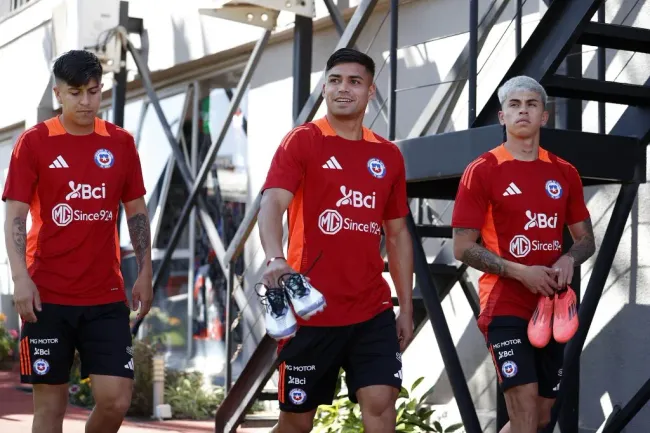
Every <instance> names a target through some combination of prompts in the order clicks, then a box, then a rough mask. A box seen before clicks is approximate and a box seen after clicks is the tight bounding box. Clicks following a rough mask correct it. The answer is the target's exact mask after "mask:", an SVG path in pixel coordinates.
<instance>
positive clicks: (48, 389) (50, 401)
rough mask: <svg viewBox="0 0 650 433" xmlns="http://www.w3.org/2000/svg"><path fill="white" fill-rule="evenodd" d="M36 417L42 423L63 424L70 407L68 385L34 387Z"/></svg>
mask: <svg viewBox="0 0 650 433" xmlns="http://www.w3.org/2000/svg"><path fill="white" fill-rule="evenodd" d="M33 393H34V416H35V417H36V418H38V419H40V420H42V421H47V422H48V423H52V424H57V423H62V422H63V418H64V417H65V411H66V409H67V407H68V385H67V384H64V385H34V387H33Z"/></svg>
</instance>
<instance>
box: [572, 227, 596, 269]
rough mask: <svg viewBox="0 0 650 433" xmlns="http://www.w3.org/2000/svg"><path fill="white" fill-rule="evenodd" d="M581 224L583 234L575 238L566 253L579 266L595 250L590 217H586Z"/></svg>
mask: <svg viewBox="0 0 650 433" xmlns="http://www.w3.org/2000/svg"><path fill="white" fill-rule="evenodd" d="M582 224H583V225H584V230H585V234H584V235H583V236H582V237H581V238H580V239H577V240H576V241H575V242H574V243H573V246H572V247H571V248H570V249H569V251H568V252H567V255H568V256H570V257H572V258H573V263H574V265H575V266H580V265H581V264H583V263H584V262H586V261H587V259H588V258H589V257H591V256H592V255H593V254H594V253H595V252H596V240H595V239H594V228H593V226H592V224H591V218H587V219H586V220H585V221H584V222H583V223H582Z"/></svg>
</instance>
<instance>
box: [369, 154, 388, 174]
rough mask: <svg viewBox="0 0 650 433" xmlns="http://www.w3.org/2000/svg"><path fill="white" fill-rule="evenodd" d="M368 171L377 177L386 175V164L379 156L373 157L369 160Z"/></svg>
mask: <svg viewBox="0 0 650 433" xmlns="http://www.w3.org/2000/svg"><path fill="white" fill-rule="evenodd" d="M368 171H369V172H370V174H372V175H373V176H375V177H376V178H377V179H381V178H382V177H384V176H386V166H385V165H384V163H383V161H382V160H381V159H379V158H372V159H370V160H368Z"/></svg>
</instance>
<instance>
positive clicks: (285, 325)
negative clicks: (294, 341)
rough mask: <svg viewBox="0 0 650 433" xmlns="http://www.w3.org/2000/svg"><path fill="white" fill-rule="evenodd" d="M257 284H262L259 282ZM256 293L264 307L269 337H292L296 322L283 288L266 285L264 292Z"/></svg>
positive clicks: (296, 326) (280, 338)
mask: <svg viewBox="0 0 650 433" xmlns="http://www.w3.org/2000/svg"><path fill="white" fill-rule="evenodd" d="M259 285H262V286H264V284H261V283H259ZM264 287H266V286H264ZM256 291H257V290H256ZM257 295H258V296H259V297H260V298H261V300H260V302H261V303H262V305H264V307H265V308H266V317H265V319H266V320H265V323H266V333H267V334H269V337H271V338H274V339H276V340H282V339H285V338H290V337H293V336H294V335H295V334H296V330H297V328H298V324H297V323H296V317H295V316H294V315H293V311H292V310H291V306H290V305H289V300H288V298H287V294H286V292H285V290H284V289H281V288H271V289H269V288H268V287H267V288H266V293H265V294H263V295H260V293H259V292H258V293H257Z"/></svg>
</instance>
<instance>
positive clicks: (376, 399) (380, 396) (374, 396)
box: [357, 385, 399, 419]
mask: <svg viewBox="0 0 650 433" xmlns="http://www.w3.org/2000/svg"><path fill="white" fill-rule="evenodd" d="M398 393H399V391H398V390H397V389H396V388H393V387H390V386H387V385H374V386H369V387H367V388H361V389H359V390H358V391H357V398H358V399H359V405H360V406H361V412H362V413H363V416H364V417H371V418H384V417H386V418H393V419H394V417H395V413H396V410H395V401H396V400H397V395H398Z"/></svg>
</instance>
